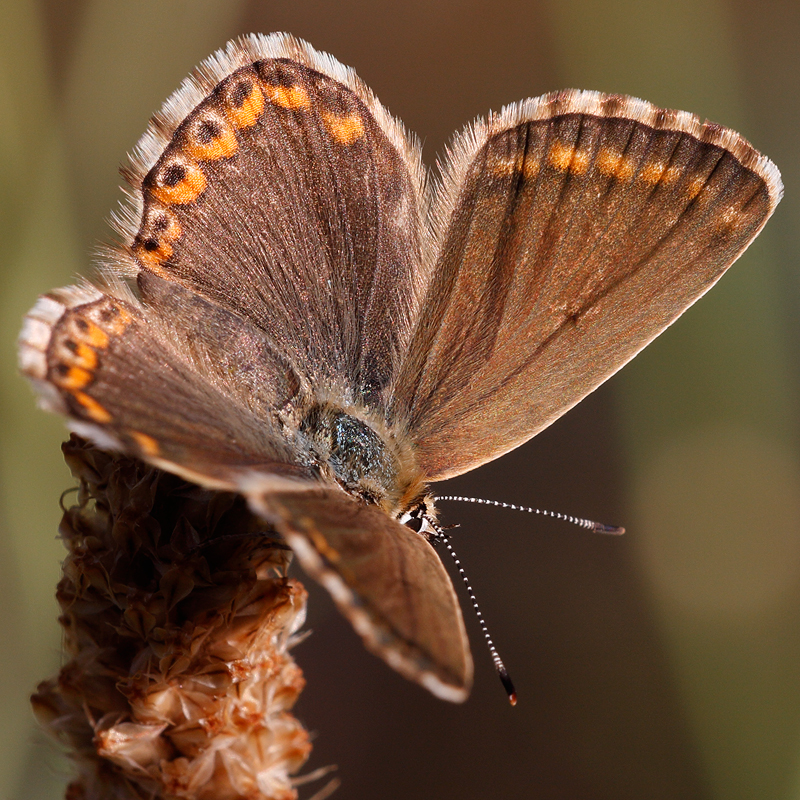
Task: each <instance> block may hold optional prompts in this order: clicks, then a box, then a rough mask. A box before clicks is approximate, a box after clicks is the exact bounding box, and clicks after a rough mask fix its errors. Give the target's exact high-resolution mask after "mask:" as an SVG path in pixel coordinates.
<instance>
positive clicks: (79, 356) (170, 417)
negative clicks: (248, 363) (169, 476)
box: [19, 287, 308, 489]
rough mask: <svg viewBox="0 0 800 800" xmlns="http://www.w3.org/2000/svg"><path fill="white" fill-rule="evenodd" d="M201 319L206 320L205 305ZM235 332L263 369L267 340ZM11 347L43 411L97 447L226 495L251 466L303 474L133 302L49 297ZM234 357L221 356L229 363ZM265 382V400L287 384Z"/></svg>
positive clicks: (78, 295) (209, 318) (265, 428)
mask: <svg viewBox="0 0 800 800" xmlns="http://www.w3.org/2000/svg"><path fill="white" fill-rule="evenodd" d="M204 319H205V322H206V323H208V324H211V323H212V322H213V315H212V313H210V310H209V309H206V315H205V318H204ZM225 322H226V323H227V326H228V327H227V328H226V330H227V334H228V335H229V336H230V337H233V336H235V334H236V331H237V328H236V327H234V322H235V320H234V319H233V318H232V317H230V315H228V317H227V318H226V319H225ZM239 332H240V334H241V335H240V337H239V340H240V341H242V340H250V346H251V347H253V348H255V347H259V348H260V350H261V351H263V353H264V358H263V361H262V364H261V368H262V370H263V369H264V367H265V365H267V364H268V363H269V360H268V358H267V357H266V356H267V355H268V347H267V345H266V343H264V342H263V341H259V340H258V338H257V337H256V335H255V334H254V333H253V332H252V331H251V332H250V335H248V331H247V329H246V328H243V329H240V330H239ZM181 344H183V345H184V347H183V348H182V349H181V347H180V345H181ZM176 345H177V346H176ZM19 346H20V364H21V366H22V369H23V371H24V372H25V373H26V374H27V375H28V377H29V378H30V379H31V380H32V381H33V382H34V383H35V385H37V387H38V388H39V389H40V393H41V398H42V403H43V405H44V406H45V407H47V408H48V409H50V410H53V411H57V412H59V413H62V414H65V415H66V416H68V417H69V419H70V427H71V428H72V429H73V430H74V431H75V432H76V433H79V434H81V435H83V436H86V437H87V438H90V439H92V440H93V441H94V442H95V443H96V444H98V445H99V446H101V447H103V448H105V449H110V450H118V451H121V452H125V453H128V454H130V455H136V456H139V457H140V458H144V459H145V460H147V461H149V462H151V463H153V464H155V465H156V466H160V467H163V468H166V469H169V470H170V471H172V472H177V473H179V474H181V475H183V476H184V477H186V478H188V479H190V480H194V481H196V482H199V483H202V484H203V485H206V486H214V487H219V488H226V489H235V488H236V486H237V481H238V480H239V476H240V475H242V474H246V473H249V472H250V471H253V470H257V471H269V472H274V473H277V474H279V475H285V476H293V477H307V476H308V472H307V470H305V469H303V468H302V467H301V466H299V465H298V462H297V457H296V454H294V453H292V452H291V451H290V450H289V448H288V447H287V446H286V443H285V440H284V439H283V437H281V436H280V435H279V434H278V433H277V432H276V430H275V426H274V422H273V421H272V420H271V419H270V418H269V417H268V416H266V415H264V414H258V413H257V410H256V411H254V409H253V408H252V407H248V406H247V405H245V402H244V399H243V397H242V395H241V394H239V395H238V396H237V393H236V392H235V391H234V390H233V388H232V386H231V385H230V384H228V385H226V384H225V383H224V382H223V381H222V380H219V379H216V380H215V376H214V375H213V373H211V372H210V371H209V369H208V361H204V360H203V359H201V358H194V359H193V358H192V357H191V356H190V348H189V347H188V346H187V342H186V340H184V341H181V339H180V337H179V336H177V335H176V329H175V327H174V326H172V325H170V326H169V327H166V328H165V327H164V325H163V324H162V323H161V322H160V321H159V320H157V319H153V318H149V317H148V316H147V311H146V309H145V308H143V307H142V306H141V304H139V303H138V301H137V300H136V299H135V298H133V297H127V298H125V299H121V298H120V297H117V296H115V295H113V294H110V293H107V292H101V291H99V290H98V289H95V288H92V287H86V288H82V287H73V288H69V289H63V290H58V291H55V292H51V293H50V294H49V295H46V296H44V297H42V298H40V300H39V302H38V303H37V304H36V306H34V308H33V309H32V310H31V311H30V312H29V314H28V316H27V317H26V321H25V326H24V327H23V330H22V334H21V335H20V345H19ZM236 353H237V350H236V349H235V348H232V349H231V350H230V351H228V353H227V358H228V360H231V359H233V358H235V356H236ZM240 355H241V353H240ZM233 372H234V373H235V372H236V370H233ZM277 377H278V375H277V374H276V375H274V376H272V375H271V376H270V378H271V379H275V380H277ZM271 386H272V391H273V395H274V390H275V388H276V387H278V388H279V391H280V389H281V388H282V389H283V390H284V391H287V392H288V391H290V390H291V388H292V387H291V386H290V385H288V384H285V383H284V384H281V383H280V382H279V381H278V382H277V383H275V382H274V381H273V383H272V385H271Z"/></svg>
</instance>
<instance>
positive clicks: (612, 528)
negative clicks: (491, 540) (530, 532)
mask: <svg viewBox="0 0 800 800" xmlns="http://www.w3.org/2000/svg"><path fill="white" fill-rule="evenodd" d="M436 500H437V501H439V500H452V501H453V502H458V503H477V504H478V505H481V506H496V507H497V508H510V509H511V510H512V511H526V512H527V513H528V514H538V515H539V516H542V517H551V518H552V519H559V520H562V521H564V522H570V523H572V524H573V525H577V526H578V527H579V528H585V529H586V530H587V531H591V532H592V533H610V534H611V535H612V536H621V535H622V534H623V533H625V528H621V527H619V526H618V525H603V523H602V522H594V521H593V520H591V519H581V518H580V517H573V516H572V515H571V514H561V513H560V512H558V511H546V510H544V509H541V508H529V507H528V506H515V505H514V504H513V503H501V502H500V501H499V500H484V499H483V498H481V497H460V496H458V495H443V496H441V497H437V498H436Z"/></svg>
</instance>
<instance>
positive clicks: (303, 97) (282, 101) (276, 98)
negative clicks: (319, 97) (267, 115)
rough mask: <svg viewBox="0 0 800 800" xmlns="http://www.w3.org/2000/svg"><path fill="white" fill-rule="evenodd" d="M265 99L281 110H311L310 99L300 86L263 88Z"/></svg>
mask: <svg viewBox="0 0 800 800" xmlns="http://www.w3.org/2000/svg"><path fill="white" fill-rule="evenodd" d="M264 94H266V96H267V98H268V99H269V100H270V101H271V102H273V103H275V105H277V106H281V108H288V109H291V110H292V111H295V110H298V109H303V110H307V109H309V108H311V98H309V96H308V92H307V91H306V90H305V89H304V88H303V87H302V86H270V85H269V84H268V85H266V86H265V87H264Z"/></svg>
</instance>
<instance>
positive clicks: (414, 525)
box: [398, 503, 430, 533]
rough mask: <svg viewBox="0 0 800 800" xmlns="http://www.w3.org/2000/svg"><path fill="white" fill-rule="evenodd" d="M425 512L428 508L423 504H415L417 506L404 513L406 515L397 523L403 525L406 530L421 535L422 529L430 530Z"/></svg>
mask: <svg viewBox="0 0 800 800" xmlns="http://www.w3.org/2000/svg"><path fill="white" fill-rule="evenodd" d="M427 511H428V507H427V506H426V505H425V503H417V505H415V506H413V507H412V508H410V509H409V510H408V511H406V513H405V514H403V515H402V516H401V517H400V518H399V519H398V522H400V524H401V525H405V526H406V527H407V528H411V530H412V531H414V532H415V533H422V532H423V529H425V528H428V529H430V525H428V524H427V522H428V519H427V517H426V514H427Z"/></svg>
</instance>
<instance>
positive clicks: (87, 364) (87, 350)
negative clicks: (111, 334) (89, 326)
mask: <svg viewBox="0 0 800 800" xmlns="http://www.w3.org/2000/svg"><path fill="white" fill-rule="evenodd" d="M100 332H101V333H102V331H100ZM107 339H108V337H106V340H107ZM76 344H77V349H76V351H75V353H74V354H73V356H72V364H73V366H76V367H82V368H83V369H88V370H89V371H90V372H91V371H94V369H95V368H96V367H97V353H96V352H95V351H94V350H93V349H92V348H91V347H90V346H89V345H88V344H86V343H84V342H76Z"/></svg>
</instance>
